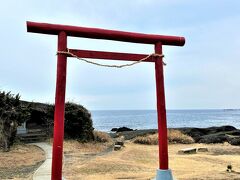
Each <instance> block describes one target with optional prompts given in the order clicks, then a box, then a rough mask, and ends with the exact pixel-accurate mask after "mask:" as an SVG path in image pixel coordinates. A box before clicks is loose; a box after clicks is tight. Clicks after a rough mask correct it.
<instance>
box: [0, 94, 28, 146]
mask: <svg viewBox="0 0 240 180" xmlns="http://www.w3.org/2000/svg"><path fill="white" fill-rule="evenodd" d="M28 117H29V112H28V110H27V108H24V107H22V106H21V103H20V95H19V94H17V95H13V94H11V92H8V93H5V92H4V91H3V92H1V91H0V147H1V148H2V149H3V151H9V150H10V145H12V144H13V142H14V139H15V137H16V133H17V126H18V125H20V124H21V123H23V122H24V121H26V120H27V118H28Z"/></svg>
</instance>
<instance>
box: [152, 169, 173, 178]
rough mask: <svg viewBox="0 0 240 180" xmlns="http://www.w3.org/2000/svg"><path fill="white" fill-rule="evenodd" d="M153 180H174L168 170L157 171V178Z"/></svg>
mask: <svg viewBox="0 0 240 180" xmlns="http://www.w3.org/2000/svg"><path fill="white" fill-rule="evenodd" d="M154 180H176V179H175V178H174V177H173V175H172V171H171V170H170V169H168V170H162V169H157V176H156V178H155V179H154Z"/></svg>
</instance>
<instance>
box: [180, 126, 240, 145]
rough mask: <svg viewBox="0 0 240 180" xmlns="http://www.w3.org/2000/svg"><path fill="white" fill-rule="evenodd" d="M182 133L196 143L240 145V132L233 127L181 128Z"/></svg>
mask: <svg viewBox="0 0 240 180" xmlns="http://www.w3.org/2000/svg"><path fill="white" fill-rule="evenodd" d="M178 130H180V131H181V132H182V133H184V134H187V135H189V136H191V137H192V138H193V139H194V140H195V142H196V143H206V144H211V143H224V142H228V143H229V144H232V145H240V130H238V129H236V128H235V127H233V126H221V127H209V128H179V129H178Z"/></svg>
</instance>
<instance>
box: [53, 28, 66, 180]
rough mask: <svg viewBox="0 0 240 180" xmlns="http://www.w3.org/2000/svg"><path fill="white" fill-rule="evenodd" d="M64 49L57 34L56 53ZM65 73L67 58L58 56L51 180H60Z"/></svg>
mask: <svg viewBox="0 0 240 180" xmlns="http://www.w3.org/2000/svg"><path fill="white" fill-rule="evenodd" d="M66 48H67V35H66V33H65V32H64V31H62V32H60V33H59V34H58V51H65V50H66ZM66 71H67V57H66V56H65V55H61V54H58V58H57V83H56V96H55V112H54V132H53V157H52V180H61V179H62V154H63V137H64V112H65V91H66V74H67V72H66Z"/></svg>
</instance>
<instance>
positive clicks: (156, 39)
mask: <svg viewBox="0 0 240 180" xmlns="http://www.w3.org/2000/svg"><path fill="white" fill-rule="evenodd" d="M27 31H28V32H33V33H42V34H51V35H57V36H58V51H66V50H67V36H73V37H85V38H93V39H107V40H114V41H124V42H133V43H144V44H154V47H155V53H156V54H162V46H163V45H172V46H183V45H184V44H185V39H184V37H178V36H163V35H153V34H141V33H133V32H124V31H115V30H106V29H98V28H86V27H76V26H67V25H58V24H48V23H37V22H29V21H28V22H27ZM68 50H69V52H71V53H73V54H75V55H77V56H78V57H81V58H94V59H108V60H109V59H110V60H124V61H139V60H140V59H142V58H146V57H147V56H148V55H146V54H129V53H117V52H103V51H89V50H75V49H68ZM67 56H68V55H65V54H61V53H59V54H58V56H57V82H56V96H55V112H54V134H53V137H54V140H53V159H52V180H61V179H62V153H63V138H64V112H65V90H66V75H67V72H66V70H67ZM145 61H146V62H154V63H155V74H156V92H157V93H156V94H157V113H158V135H159V169H158V171H157V179H162V178H164V180H167V179H172V175H171V171H170V170H169V168H168V141H167V122H166V106H165V92H164V75H163V61H162V57H161V56H155V57H151V56H150V57H149V58H147V59H146V60H145Z"/></svg>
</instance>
